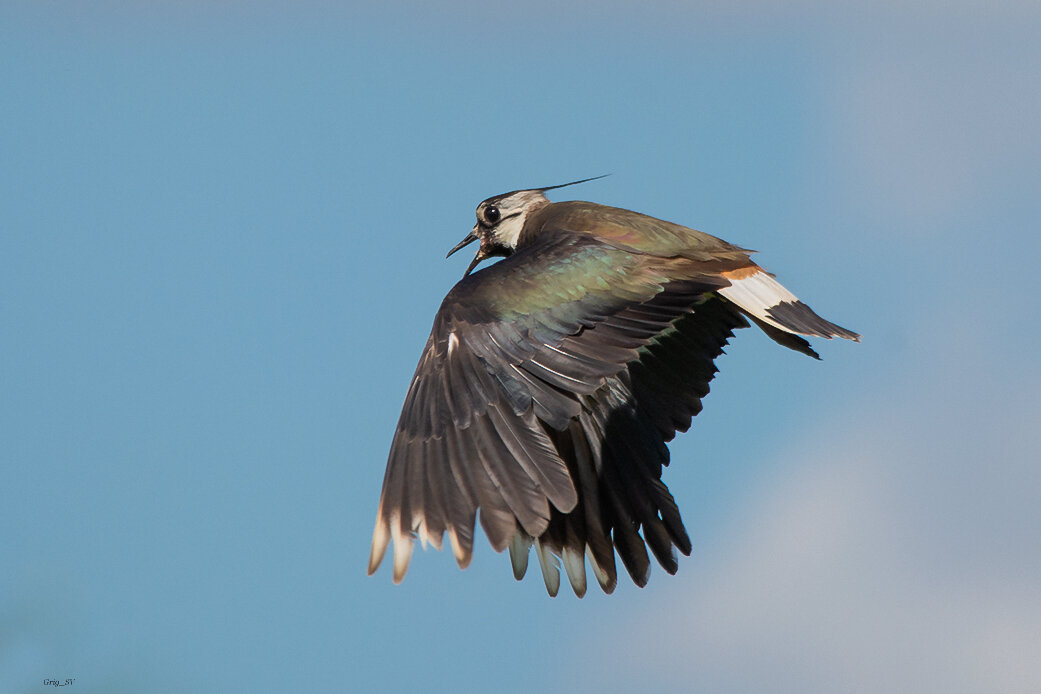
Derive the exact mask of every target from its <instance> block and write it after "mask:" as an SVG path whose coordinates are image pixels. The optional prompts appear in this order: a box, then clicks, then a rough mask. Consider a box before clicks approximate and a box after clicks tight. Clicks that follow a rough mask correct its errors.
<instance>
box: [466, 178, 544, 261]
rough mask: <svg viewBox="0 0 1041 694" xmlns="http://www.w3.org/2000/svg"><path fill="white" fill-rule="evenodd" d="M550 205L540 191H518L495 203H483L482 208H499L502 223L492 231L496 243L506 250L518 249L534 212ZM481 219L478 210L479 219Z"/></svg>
mask: <svg viewBox="0 0 1041 694" xmlns="http://www.w3.org/2000/svg"><path fill="white" fill-rule="evenodd" d="M548 203H549V200H548V199H546V196H545V195H543V194H542V191H539V190H518V191H517V192H516V193H511V194H509V195H508V196H506V197H504V198H500V199H498V200H496V201H495V202H490V203H481V205H482V206H491V205H494V206H495V207H498V208H499V214H500V219H501V221H500V222H499V223H498V224H496V225H495V227H494V229H493V230H492V233H493V238H494V240H495V242H496V243H497V244H498V245H500V246H504V247H506V248H511V249H512V248H516V247H517V243H518V241H520V233H521V229H523V228H524V222H525V221H526V220H527V218H528V214H529V213H530V212H531V211H532V210H536V209H538V208H540V207H542V206H543V205H546V204H548ZM480 217H481V214H480V210H478V218H480Z"/></svg>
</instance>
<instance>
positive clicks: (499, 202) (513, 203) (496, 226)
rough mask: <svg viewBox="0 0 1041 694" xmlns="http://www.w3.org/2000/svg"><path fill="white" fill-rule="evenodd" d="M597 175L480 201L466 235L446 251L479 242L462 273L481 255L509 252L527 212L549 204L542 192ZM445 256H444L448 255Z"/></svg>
mask: <svg viewBox="0 0 1041 694" xmlns="http://www.w3.org/2000/svg"><path fill="white" fill-rule="evenodd" d="M597 178H603V176H596V177H594V178H584V179H582V180H581V181H572V182H571V183H563V184H561V185H557V186H547V187H545V188H531V189H528V190H514V191H512V192H509V193H503V194H502V195H496V196H494V197H490V198H488V199H487V200H484V201H482V202H481V204H480V205H478V206H477V223H476V224H474V228H473V229H471V230H470V233H469V234H467V235H466V238H464V239H463V240H462V241H460V242H459V243H457V244H456V245H455V247H454V248H453V249H452V250H450V251H448V255H449V256H450V255H452V254H453V253H455V252H456V251H458V250H459V249H460V248H463V247H464V246H468V245H469V244H471V243H473V242H474V241H480V242H481V244H480V247H479V248H478V249H477V253H476V254H475V255H474V259H473V261H471V262H470V266H469V267H468V268H466V273H465V274H464V277H465V275H469V274H470V273H471V272H473V269H474V268H475V267H477V264H478V263H480V262H481V261H482V260H484V259H485V258H493V257H496V256H509V255H511V254H512V253H513V252H514V251H515V250H517V244H518V242H519V241H520V236H521V230H522V229H523V228H524V224H525V222H526V221H527V220H528V218H529V217H530V216H531V213H532V212H534V211H536V210H538V209H540V208H542V207H545V206H546V205H548V204H549V199H548V198H546V196H545V192H546V191H547V190H553V189H555V188H563V187H564V186H573V185H575V184H576V183H585V182H586V181H593V180H596V179H597ZM445 257H446V258H447V257H448V256H445Z"/></svg>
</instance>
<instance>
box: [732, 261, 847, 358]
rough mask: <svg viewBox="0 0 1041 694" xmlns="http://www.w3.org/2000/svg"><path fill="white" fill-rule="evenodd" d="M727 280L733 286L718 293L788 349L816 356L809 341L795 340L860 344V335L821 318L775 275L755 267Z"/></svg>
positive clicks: (733, 271)
mask: <svg viewBox="0 0 1041 694" xmlns="http://www.w3.org/2000/svg"><path fill="white" fill-rule="evenodd" d="M723 277H725V278H726V279H727V281H729V282H730V286H729V287H724V288H723V289H719V290H717V291H718V293H719V294H720V295H722V296H723V297H725V298H726V299H728V300H729V301H731V302H733V303H734V304H736V305H737V306H738V308H740V309H741V310H742V311H744V312H745V313H746V314H748V316H749V317H750V318H752V319H753V320H754V321H755V323H756V324H758V325H759V327H761V328H762V329H763V330H764V331H766V334H767V335H769V336H770V337H772V338H773V339H774V340H776V341H777V342H780V343H781V344H783V345H785V346H787V347H792V348H793V349H797V350H799V351H800V352H805V353H807V354H810V355H811V356H816V353H815V352H813V350H812V349H809V345H808V344H806V342H805V340H801V339H798V338H795V337H794V336H795V335H812V336H815V337H825V338H828V339H831V338H833V337H842V338H845V339H847V340H854V341H856V342H859V341H860V335H858V334H857V333H855V332H853V331H852V330H846V329H845V328H843V327H840V326H838V325H835V324H834V323H832V322H830V321H827V320H825V319H823V318H821V317H820V316H818V315H817V314H816V313H814V311H813V309H812V308H810V307H809V306H807V305H806V304H804V303H803V302H801V301H799V298H798V297H797V296H795V295H794V294H792V293H791V292H790V291H788V290H787V289H785V287H784V285H782V284H781V283H780V282H778V281H777V280H776V279H774V276H773V275H771V274H770V273H769V272H767V271H766V270H764V269H763V268H761V267H759V266H758V265H755V264H754V263H753V264H752V265H748V266H746V267H743V268H739V269H737V270H729V271H727V272H724V273H723ZM792 338H794V339H792ZM789 343H792V344H789ZM807 350H809V351H807Z"/></svg>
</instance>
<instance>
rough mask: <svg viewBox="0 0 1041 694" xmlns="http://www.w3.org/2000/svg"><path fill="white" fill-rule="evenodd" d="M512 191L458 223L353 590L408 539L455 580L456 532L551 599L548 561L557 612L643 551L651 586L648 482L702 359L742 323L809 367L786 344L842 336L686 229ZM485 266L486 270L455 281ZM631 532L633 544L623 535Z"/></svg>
mask: <svg viewBox="0 0 1041 694" xmlns="http://www.w3.org/2000/svg"><path fill="white" fill-rule="evenodd" d="M545 190H549V189H548V188H543V189H536V190H523V191H514V192H512V193H507V194H505V195H501V196H496V197H494V198H489V199H488V200H485V201H484V202H482V203H481V205H480V206H478V208H477V218H478V223H477V225H475V226H474V229H473V231H472V232H471V234H470V235H469V236H468V237H467V238H466V239H464V241H463V243H461V244H459V245H458V246H456V248H455V249H453V251H452V252H455V250H458V249H459V248H461V247H462V246H464V245H466V244H467V243H469V242H471V241H474V240H479V241H480V244H481V245H480V249H479V250H478V252H477V255H476V257H475V260H474V262H473V263H472V264H471V266H470V269H468V270H467V276H465V277H464V278H463V279H462V280H461V281H460V282H459V283H458V284H456V286H455V287H454V288H453V289H452V290H451V291H450V292H449V294H448V296H447V297H446V298H445V300H444V302H443V303H442V305H441V308H440V310H439V311H438V313H437V316H436V318H435V319H434V327H433V330H432V332H431V335H430V338H429V340H428V341H427V345H426V348H425V349H424V352H423V355H422V357H421V359H420V362H419V366H418V367H417V369H416V374H415V376H414V377H413V379H412V383H411V385H410V386H409V390H408V394H407V395H406V397H405V404H404V407H403V409H402V413H401V418H400V420H399V422H398V427H397V431H396V433H395V436H394V440H393V443H392V445H391V451H390V456H389V460H388V463H387V472H386V476H385V478H384V483H383V492H382V497H381V499H380V506H379V510H378V512H377V519H376V529H375V532H374V534H373V546H372V554H371V557H370V562H369V572H370V573H372V572H373V571H375V570H376V568H377V567H378V566H379V563H380V561H381V560H382V558H383V556H384V553H385V552H386V550H387V547H388V544H389V542H390V541H391V540H393V542H394V579H395V581H400V580H401V579H402V578H403V576H404V573H405V571H406V569H407V567H408V563H409V559H410V556H411V551H412V543H413V538H414V537H417V536H418V538H419V539H420V540H421V541H423V542H424V543H427V542H429V543H431V544H433V545H435V546H436V547H439V548H440V546H441V541H442V537H443V535H444V533H446V532H447V534H448V536H449V539H450V542H451V545H452V549H453V552H454V554H455V557H456V560H457V561H458V563H459V565H460V566H461V567H465V566H467V565H468V564H469V562H470V558H471V556H472V551H473V542H474V524H475V516H476V513H477V511H478V510H480V522H481V526H482V528H483V529H484V531H485V533H486V534H487V536H488V539H489V541H490V542H491V544H492V547H493V548H495V550H496V551H502V550H503V549H506V548H507V547H508V548H509V550H510V556H511V561H512V563H513V568H514V573H515V575H516V576H517V578H521V577H522V576H523V575H524V572H525V569H526V567H527V562H528V553H529V548H530V547H531V546H532V545H533V544H534V545H535V547H536V554H537V555H538V557H539V561H540V565H541V567H542V573H543V577H544V579H545V582H546V586H547V589H548V590H549V592H550V594H554V595H555V594H556V592H557V589H558V587H559V582H560V573H559V567H558V565H557V560H556V558H555V557H560V559H561V560H562V562H563V565H564V569H565V571H566V573H567V575H568V577H569V579H570V582H571V585H572V587H573V589H574V590H575V592H576V594H578V595H580V596H581V595H582V594H584V593H585V590H586V576H585V560H584V557H588V558H589V562H590V566H591V568H592V570H593V573H594V575H595V576H596V578H597V580H598V582H599V583H600V585H601V586H602V588H603V589H604V590H605V591H607V592H611V591H612V590H613V589H614V587H615V584H616V576H617V573H616V567H615V561H614V555H615V552H616V551H617V553H618V556H619V558H620V559H621V560H622V563H623V564H624V566H625V568H626V569H627V571H628V572H629V574H630V575H631V576H632V578H633V580H634V581H635V582H636V583H637V584H638V585H641V586H642V585H644V584H645V583H646V581H647V577H648V573H649V570H650V563H649V558H648V554H647V548H648V547H649V548H650V550H651V552H652V553H653V554H654V555H655V557H656V558H657V559H658V561H659V563H660V564H661V565H662V566H663V567H664V568H665V569H666V571H668V572H669V573H674V572H675V571H676V568H677V564H676V557H675V552H674V548H678V549H679V550H680V551H681V552H683V553H684V554H689V553H690V550H691V546H690V540H689V538H688V537H687V533H686V530H685V529H684V527H683V522H682V520H681V519H680V515H679V510H678V509H677V507H676V503H675V501H674V500H673V498H672V495H671V494H670V493H669V491H668V489H667V488H666V487H665V485H664V484H663V483H662V482H661V472H662V466H663V465H667V464H668V462H669V452H668V448H667V446H666V442H668V441H669V440H671V439H672V437H673V436H674V435H675V433H676V432H677V431H686V429H687V428H688V427H689V426H690V422H691V417H692V416H694V415H696V414H697V413H698V412H699V411H700V409H701V398H702V397H704V396H705V395H706V394H707V393H708V383H709V381H710V380H711V378H712V376H713V375H714V374H715V371H716V369H715V366H714V363H713V362H714V360H715V358H716V357H718V356H719V355H720V354H721V353H722V351H723V346H724V345H725V344H726V342H727V340H728V339H729V338H730V337H731V336H732V333H733V330H735V329H737V328H741V327H747V326H748V322H747V320H746V318H750V319H751V320H752V321H753V322H755V323H756V324H758V325H759V326H760V327H761V328H763V330H764V331H766V332H767V334H768V335H770V336H771V337H772V338H774V339H775V340H776V341H778V342H779V343H781V344H783V345H785V346H788V347H791V348H793V349H796V350H798V351H801V352H804V353H806V354H810V355H812V356H816V353H815V352H813V350H812V349H810V347H809V344H808V343H807V342H806V341H805V340H804V339H803V338H801V337H799V336H798V335H797V334H796V333H799V334H804V335H815V336H819V337H826V338H831V337H844V338H848V339H857V338H858V336H857V335H856V334H855V333H852V332H850V331H848V330H845V329H844V328H840V327H838V326H837V325H834V324H832V323H830V322H828V321H826V320H824V319H823V318H820V317H819V316H818V315H817V314H816V313H814V312H813V311H812V310H810V308H809V307H808V306H806V305H805V304H803V303H802V302H800V301H799V300H798V299H796V298H795V296H794V295H792V294H791V293H790V292H788V290H786V289H785V288H784V287H783V286H781V285H780V284H779V283H778V282H777V281H776V280H774V279H773V277H772V276H771V275H770V274H769V273H767V272H765V271H764V270H762V268H760V267H759V266H758V265H756V264H755V263H753V262H752V260H751V259H750V257H749V251H746V250H745V249H742V248H739V247H737V246H734V245H732V244H729V243H727V242H726V241H723V240H721V239H718V238H715V237H713V236H710V235H708V234H705V233H703V232H700V231H695V230H693V229H688V228H686V227H683V226H680V225H677V224H672V223H670V222H665V221H662V220H659V219H655V218H653V217H648V216H646V215H642V214H639V213H636V212H631V211H629V210H623V209H618V208H613V207H607V206H604V205H597V204H595V203H588V202H561V203H550V202H549V201H548V200H547V199H546V198H545V196H544V195H543V191H545ZM493 255H503V256H507V257H506V258H505V259H504V260H502V261H500V262H498V263H496V264H494V265H492V266H490V267H488V268H485V269H484V270H481V271H479V272H476V273H474V274H470V270H472V269H473V267H474V266H475V265H476V264H477V263H478V262H479V261H480V260H482V259H484V258H487V257H489V256H493ZM641 532H642V536H641Z"/></svg>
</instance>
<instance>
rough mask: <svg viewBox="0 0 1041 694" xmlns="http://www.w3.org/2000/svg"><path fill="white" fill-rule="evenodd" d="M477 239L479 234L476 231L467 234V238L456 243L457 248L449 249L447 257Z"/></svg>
mask: <svg viewBox="0 0 1041 694" xmlns="http://www.w3.org/2000/svg"><path fill="white" fill-rule="evenodd" d="M476 240H477V234H475V233H473V232H472V231H471V232H470V233H469V234H467V235H466V238H465V239H463V240H462V241H460V242H459V243H457V244H456V245H455V248H453V249H452V250H450V251H448V255H446V256H445V257H446V258H448V257H450V256H451V255H452V254H453V253H455V252H456V251H458V250H459V249H460V248H462V247H463V246H469V245H470V244H471V243H473V242H474V241H476Z"/></svg>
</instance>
